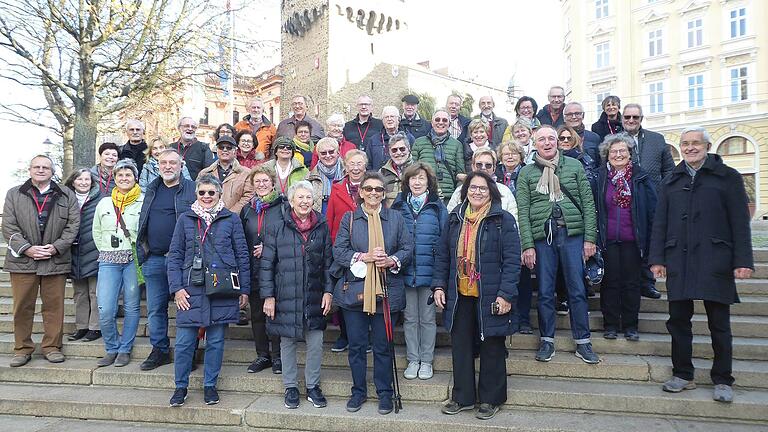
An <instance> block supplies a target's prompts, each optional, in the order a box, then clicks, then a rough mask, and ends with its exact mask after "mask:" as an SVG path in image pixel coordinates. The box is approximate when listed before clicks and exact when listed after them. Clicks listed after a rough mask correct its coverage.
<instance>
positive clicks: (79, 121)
mask: <svg viewBox="0 0 768 432" xmlns="http://www.w3.org/2000/svg"><path fill="white" fill-rule="evenodd" d="M97 124H98V119H96V118H95V117H94V116H93V114H92V113H91V111H90V109H87V108H85V109H76V110H75V124H74V131H73V134H72V154H73V158H72V161H73V167H78V168H79V167H91V166H93V165H94V163H95V156H96V151H95V148H96V134H97V128H96V127H97ZM66 141H67V140H66V138H65V139H64V142H65V146H64V149H65V150H66V148H67V147H66ZM64 160H65V161H66V160H67V158H66V156H65V158H64Z"/></svg>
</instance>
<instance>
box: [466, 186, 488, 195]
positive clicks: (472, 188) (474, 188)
mask: <svg viewBox="0 0 768 432" xmlns="http://www.w3.org/2000/svg"><path fill="white" fill-rule="evenodd" d="M469 191H470V192H472V193H478V192H479V193H480V194H482V195H485V194H487V193H488V186H478V185H471V186H470V187H469Z"/></svg>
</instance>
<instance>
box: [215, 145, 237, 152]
mask: <svg viewBox="0 0 768 432" xmlns="http://www.w3.org/2000/svg"><path fill="white" fill-rule="evenodd" d="M234 149H235V148H234V147H232V146H219V151H225V152H227V151H232V150H234Z"/></svg>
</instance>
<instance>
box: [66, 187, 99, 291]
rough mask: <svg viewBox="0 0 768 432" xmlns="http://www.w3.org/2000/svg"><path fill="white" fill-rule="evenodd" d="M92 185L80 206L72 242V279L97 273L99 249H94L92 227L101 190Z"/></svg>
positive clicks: (83, 277) (84, 277)
mask: <svg viewBox="0 0 768 432" xmlns="http://www.w3.org/2000/svg"><path fill="white" fill-rule="evenodd" d="M92 185H93V187H92V188H91V191H90V192H89V193H88V198H86V199H85V202H84V203H83V206H82V207H80V229H79V230H78V233H77V238H76V239H75V241H74V243H72V272H71V273H70V274H69V275H70V276H71V277H72V279H74V280H80V279H86V278H89V277H92V276H96V275H97V274H98V273H99V261H98V260H99V250H98V249H96V243H94V241H93V231H92V228H93V217H94V215H95V214H96V205H97V204H98V203H99V200H100V198H101V192H100V191H99V187H98V186H97V185H96V183H92ZM72 192H74V190H73V191H72Z"/></svg>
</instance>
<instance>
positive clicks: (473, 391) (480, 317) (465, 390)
mask: <svg viewBox="0 0 768 432" xmlns="http://www.w3.org/2000/svg"><path fill="white" fill-rule="evenodd" d="M461 196H462V198H463V202H462V204H461V205H460V206H458V207H456V208H455V209H454V210H453V211H452V212H451V213H450V215H449V216H448V226H447V227H446V228H445V230H444V231H443V234H442V236H441V238H440V243H438V246H437V247H436V252H437V256H436V257H435V268H434V272H433V274H434V276H433V278H432V287H433V291H434V300H435V303H436V304H437V306H438V307H441V308H443V309H444V311H443V321H444V324H445V328H446V329H447V330H448V331H449V332H450V333H451V341H452V343H451V346H452V349H451V352H452V358H453V384H454V386H453V394H452V395H451V400H450V401H449V402H448V403H447V404H446V405H445V406H443V408H442V412H443V413H444V414H449V415H452V414H458V413H459V412H461V411H465V410H471V409H473V408H474V407H475V402H477V398H476V395H477V396H478V397H479V402H480V406H479V409H478V411H477V413H476V414H475V416H476V417H477V418H479V419H482V420H487V419H490V418H492V417H493V416H494V415H496V413H497V412H498V411H499V409H500V408H501V405H502V404H504V402H505V401H506V400H507V380H506V361H505V348H504V338H505V337H506V336H508V335H510V334H512V330H513V329H512V317H511V316H510V313H511V308H512V304H514V303H515V300H516V299H515V297H517V281H518V279H519V276H520V238H519V236H518V232H517V224H516V223H515V220H514V218H513V217H512V215H510V214H509V213H508V212H505V211H503V210H502V209H501V195H500V194H499V189H498V187H497V186H496V182H494V181H493V179H492V178H491V177H490V176H489V175H488V174H486V173H484V172H481V171H475V172H472V173H471V174H469V176H467V180H466V181H465V182H464V184H463V185H462V187H461ZM480 273H482V275H483V277H482V278H481V277H480ZM478 336H479V338H480V341H479V345H480V376H479V382H478V385H477V387H475V359H474V358H473V355H472V351H473V349H472V347H473V345H475V344H477V343H478V341H477V337H478Z"/></svg>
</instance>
